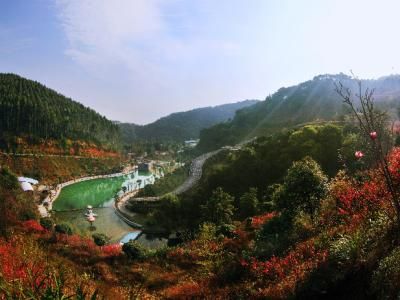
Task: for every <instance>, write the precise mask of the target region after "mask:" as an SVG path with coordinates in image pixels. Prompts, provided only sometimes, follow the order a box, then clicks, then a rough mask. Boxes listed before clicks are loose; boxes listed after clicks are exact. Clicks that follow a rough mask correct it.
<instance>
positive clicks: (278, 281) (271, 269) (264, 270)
mask: <svg viewBox="0 0 400 300" xmlns="http://www.w3.org/2000/svg"><path fill="white" fill-rule="evenodd" d="M327 256H328V252H327V251H326V250H324V251H317V250H316V248H315V246H314V241H313V240H309V241H306V242H302V243H299V244H297V245H296V246H295V248H294V249H293V250H292V251H290V252H289V253H288V254H287V255H286V256H284V257H275V256H273V257H271V258H270V259H269V260H267V261H259V260H257V259H256V258H251V259H250V260H244V259H242V260H241V265H242V266H243V267H245V268H247V269H248V271H249V272H250V275H251V276H252V277H253V278H255V279H256V286H258V287H259V294H258V296H259V297H267V298H273V299H275V298H280V299H281V298H288V297H289V296H290V295H293V293H294V291H295V288H296V286H297V284H298V283H299V282H300V281H302V280H304V279H305V278H306V277H307V275H308V274H310V273H311V272H312V271H313V270H314V269H316V268H317V267H318V266H319V265H320V264H321V263H323V262H325V261H326V259H327Z"/></svg>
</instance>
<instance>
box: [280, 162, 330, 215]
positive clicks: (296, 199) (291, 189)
mask: <svg viewBox="0 0 400 300" xmlns="http://www.w3.org/2000/svg"><path fill="white" fill-rule="evenodd" d="M326 183H327V178H326V176H325V175H324V173H323V172H322V171H321V168H320V166H319V165H318V164H317V163H316V162H315V161H314V160H313V159H311V158H310V157H305V158H304V159H302V160H300V161H297V162H294V163H293V165H292V167H291V168H290V169H289V170H288V172H287V175H286V176H285V178H284V182H283V184H282V186H280V187H279V188H278V189H277V190H276V191H275V193H274V194H275V195H274V196H273V197H274V198H275V201H276V205H277V207H278V209H279V210H281V211H283V212H284V213H287V214H289V215H290V216H292V217H293V216H294V215H295V214H296V213H297V212H298V211H303V212H305V213H307V214H309V215H310V216H311V218H313V217H314V215H315V212H316V211H317V209H318V208H319V205H320V200H321V199H322V197H323V196H324V195H325V193H326Z"/></svg>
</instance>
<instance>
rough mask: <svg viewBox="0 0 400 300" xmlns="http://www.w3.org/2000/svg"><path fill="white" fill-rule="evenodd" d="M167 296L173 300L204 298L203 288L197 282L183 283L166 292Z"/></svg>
mask: <svg viewBox="0 0 400 300" xmlns="http://www.w3.org/2000/svg"><path fill="white" fill-rule="evenodd" d="M165 296H166V297H167V298H172V299H193V298H198V297H202V296H204V293H203V290H202V287H201V286H200V284H198V283H196V282H183V283H180V284H178V285H175V286H173V287H170V288H168V289H167V290H166V292H165Z"/></svg>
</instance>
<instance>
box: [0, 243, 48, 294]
mask: <svg viewBox="0 0 400 300" xmlns="http://www.w3.org/2000/svg"><path fill="white" fill-rule="evenodd" d="M32 254H33V253H29V254H28V255H29V256H27V253H26V251H25V249H21V247H20V245H19V244H17V243H16V240H14V239H13V240H11V241H8V242H5V241H0V274H1V277H2V279H3V280H5V281H6V282H8V283H9V284H10V285H11V286H15V287H16V289H18V287H24V288H25V289H32V290H38V289H44V288H46V286H47V285H48V284H49V283H50V281H51V280H50V278H49V277H48V276H47V275H46V274H47V273H46V272H45V271H46V266H45V264H44V263H43V262H42V261H41V260H40V258H38V257H36V256H34V257H31V256H30V255H32ZM33 258H35V259H33ZM9 289H10V287H9Z"/></svg>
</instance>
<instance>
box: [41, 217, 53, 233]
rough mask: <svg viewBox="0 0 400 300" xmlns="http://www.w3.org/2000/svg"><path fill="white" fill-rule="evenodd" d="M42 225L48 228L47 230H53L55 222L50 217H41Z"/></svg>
mask: <svg viewBox="0 0 400 300" xmlns="http://www.w3.org/2000/svg"><path fill="white" fill-rule="evenodd" d="M40 225H42V226H43V228H46V229H47V230H51V229H53V227H54V222H53V220H52V219H50V218H40Z"/></svg>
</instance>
